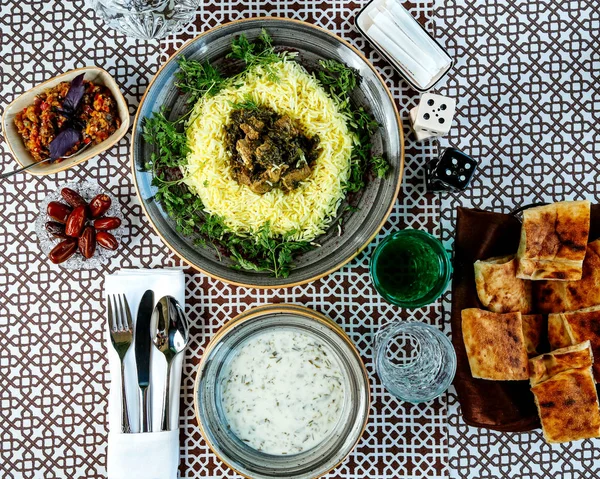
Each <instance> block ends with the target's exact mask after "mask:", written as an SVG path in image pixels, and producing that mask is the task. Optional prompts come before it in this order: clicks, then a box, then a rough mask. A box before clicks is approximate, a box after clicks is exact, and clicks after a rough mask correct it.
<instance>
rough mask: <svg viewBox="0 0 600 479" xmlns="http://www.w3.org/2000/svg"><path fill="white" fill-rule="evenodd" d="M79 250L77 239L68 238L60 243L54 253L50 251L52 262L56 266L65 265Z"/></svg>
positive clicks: (53, 250)
mask: <svg viewBox="0 0 600 479" xmlns="http://www.w3.org/2000/svg"><path fill="white" fill-rule="evenodd" d="M76 250H77V238H67V239H66V240H64V241H61V242H60V243H58V244H57V245H56V246H55V247H54V248H53V249H52V251H50V255H49V257H50V261H52V262H53V263H54V264H59V263H64V262H65V261H67V260H68V259H69V258H70V257H71V256H73V253H75V251H76Z"/></svg>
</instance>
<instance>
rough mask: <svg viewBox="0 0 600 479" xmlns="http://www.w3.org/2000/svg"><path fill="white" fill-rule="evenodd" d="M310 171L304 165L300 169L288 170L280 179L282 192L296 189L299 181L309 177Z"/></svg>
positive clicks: (308, 167)
mask: <svg viewBox="0 0 600 479" xmlns="http://www.w3.org/2000/svg"><path fill="white" fill-rule="evenodd" d="M311 173H312V170H311V168H310V166H308V165H304V166H303V167H302V168H297V169H295V170H290V171H288V172H287V173H285V174H284V175H283V176H282V177H281V186H282V190H284V191H286V190H287V191H290V190H295V189H296V188H298V185H299V184H300V182H301V181H303V180H305V179H306V178H308V177H309V176H310V174H311Z"/></svg>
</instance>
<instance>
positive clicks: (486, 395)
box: [451, 208, 540, 432]
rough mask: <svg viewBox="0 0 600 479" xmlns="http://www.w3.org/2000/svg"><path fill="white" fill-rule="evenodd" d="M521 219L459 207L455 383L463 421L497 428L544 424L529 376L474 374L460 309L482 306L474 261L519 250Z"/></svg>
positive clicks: (520, 428) (454, 291) (454, 296)
mask: <svg viewBox="0 0 600 479" xmlns="http://www.w3.org/2000/svg"><path fill="white" fill-rule="evenodd" d="M520 234H521V223H520V222H519V220H518V219H517V218H515V217H514V216H511V215H505V214H501V213H489V212H486V211H480V210H472V209H468V208H458V220H457V223H456V239H455V244H454V277H453V280H452V320H451V321H452V323H451V324H452V343H453V344H454V349H455V350H456V360H457V364H456V375H455V377H454V386H455V387H456V392H457V393H458V401H459V402H460V405H461V408H462V414H463V418H464V420H465V422H466V423H467V424H468V425H470V426H477V427H485V428H488V429H495V430H497V431H510V432H520V431H530V430H532V429H535V428H538V427H540V421H539V418H538V413H537V409H536V407H535V403H534V400H533V394H532V393H531V391H530V390H529V382H528V381H486V380H484V379H475V378H473V376H472V375H471V369H470V368H469V361H468V359H467V352H466V351H465V344H464V342H463V337H462V327H461V322H462V321H461V316H460V312H461V311H462V310H463V309H466V308H481V307H482V306H481V303H480V302H479V298H478V297H477V290H476V288H475V273H474V270H473V263H474V262H475V261H477V260H478V259H486V258H490V257H492V256H503V255H508V254H513V253H516V251H517V248H518V247H519V237H520Z"/></svg>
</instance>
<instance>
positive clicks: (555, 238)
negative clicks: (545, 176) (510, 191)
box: [517, 201, 590, 281]
mask: <svg viewBox="0 0 600 479" xmlns="http://www.w3.org/2000/svg"><path fill="white" fill-rule="evenodd" d="M589 232H590V202H589V201H562V202H559V203H552V204H550V205H546V206H538V207H536V208H530V209H527V210H525V211H524V212H523V226H522V227H521V241H520V243H519V250H518V252H517V258H518V259H519V267H518V269H517V277H518V278H521V279H531V280H543V279H546V280H555V281H576V280H579V279H581V275H582V270H581V268H582V263H583V258H584V256H585V250H586V245H587V242H588V236H589Z"/></svg>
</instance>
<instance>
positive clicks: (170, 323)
mask: <svg viewBox="0 0 600 479" xmlns="http://www.w3.org/2000/svg"><path fill="white" fill-rule="evenodd" d="M154 314H156V315H157V316H158V322H157V330H156V335H155V336H154V338H153V341H154V344H155V346H156V347H157V348H158V350H159V351H160V352H161V353H163V354H164V355H165V359H166V360H167V378H166V380H165V391H164V399H163V412H162V421H161V424H162V427H161V431H170V430H171V420H170V418H171V414H170V411H169V409H170V405H169V399H170V397H171V393H170V389H171V364H172V363H173V360H174V359H175V358H176V357H177V355H178V354H179V353H181V352H183V351H184V350H185V348H186V346H187V343H188V333H189V324H188V320H187V318H186V316H185V313H184V312H183V309H182V308H181V306H180V305H179V303H178V302H177V300H176V299H175V298H173V297H171V296H163V297H162V298H160V300H159V302H158V304H157V305H156V307H155V308H154Z"/></svg>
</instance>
